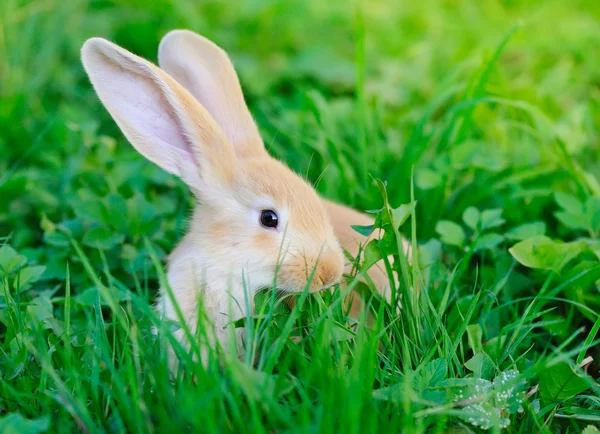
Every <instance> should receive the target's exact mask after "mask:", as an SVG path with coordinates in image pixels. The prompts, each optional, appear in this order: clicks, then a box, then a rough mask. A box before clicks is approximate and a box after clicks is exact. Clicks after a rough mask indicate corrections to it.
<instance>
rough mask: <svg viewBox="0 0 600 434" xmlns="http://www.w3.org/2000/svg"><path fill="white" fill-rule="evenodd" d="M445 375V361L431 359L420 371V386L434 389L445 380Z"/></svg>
mask: <svg viewBox="0 0 600 434" xmlns="http://www.w3.org/2000/svg"><path fill="white" fill-rule="evenodd" d="M446 375H448V363H447V362H446V359H444V358H439V359H433V360H431V361H430V362H428V363H427V364H426V365H425V366H424V367H423V370H422V371H421V376H420V380H421V382H422V383H421V384H422V385H424V386H427V387H435V386H437V385H438V384H439V383H440V382H442V381H443V380H444V379H445V378H446Z"/></svg>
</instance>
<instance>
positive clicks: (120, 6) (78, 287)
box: [0, 0, 600, 433]
mask: <svg viewBox="0 0 600 434" xmlns="http://www.w3.org/2000/svg"><path fill="white" fill-rule="evenodd" d="M599 20H600V7H599V5H598V4H597V2H594V1H591V0H590V1H583V0H581V1H571V2H564V1H554V0H549V1H543V2H542V1H539V2H535V1H529V2H517V1H511V0H505V1H502V2H477V1H472V2H471V1H466V0H465V1H455V2H449V1H434V0H420V1H418V2H383V1H369V2H363V3H362V4H360V5H359V4H355V3H352V2H350V3H349V2H341V1H340V2H337V1H332V2H323V1H314V2H313V1H305V0H286V1H248V2H241V3H239V4H236V5H235V6H233V5H232V4H231V3H230V2H218V1H203V2H201V4H200V2H193V1H191V0H175V1H172V2H171V1H166V0H157V1H152V2H137V1H134V0H124V1H119V2H116V1H113V0H97V1H89V2H88V1H84V0H71V1H68V2H66V1H55V0H37V1H35V0H34V1H23V0H4V1H2V2H0V197H1V200H0V432H8V433H38V432H46V431H47V432H58V431H60V432H69V431H83V432H253V433H262V432H265V433H267V432H268V433H272V432H323V433H338V432H344V433H359V432H360V433H368V432H378V431H381V432H414V433H424V432H428V433H429V432H431V433H435V432H439V433H443V432H444V433H445V432H451V431H452V430H454V431H452V432H463V433H468V432H479V431H480V430H481V429H489V430H491V431H492V432H499V431H506V432H515V433H517V432H518V433H530V432H543V433H556V432H581V431H582V430H583V429H584V428H585V427H588V428H587V431H586V432H587V433H593V432H598V431H597V430H596V431H595V430H594V428H593V425H597V424H600V386H599V385H598V383H597V381H598V378H599V370H600V364H599V361H600V351H599V347H600V346H599V345H598V343H599V342H600V340H599V339H600V333H598V329H599V327H600V314H599V312H600V286H599V285H600V284H599V282H600V262H599V257H600V241H599V238H598V237H599V236H600V181H599V179H600V158H598V155H599V154H598V153H599V151H600V143H599V140H598V130H597V125H599V123H600V98H599V97H600V87H599V85H600V68H599V67H598V65H600V50H598V41H599V40H600V25H599ZM176 27H184V28H190V29H192V30H195V31H197V32H199V33H201V34H204V35H206V36H207V37H209V38H211V39H213V40H215V41H216V42H217V43H219V44H220V45H221V46H223V47H224V48H225V49H226V50H228V51H229V52H230V54H231V56H232V58H233V60H234V63H235V64H236V66H237V68H238V71H239V73H240V75H241V79H242V84H243V87H244V89H245V91H246V94H247V99H248V102H249V105H250V107H251V109H252V111H253V113H254V115H255V117H256V119H257V121H258V123H259V126H260V128H261V131H262V132H263V134H264V137H265V143H267V144H268V147H269V150H270V152H272V153H273V154H274V155H276V156H278V157H279V158H281V159H283V160H284V161H286V162H287V163H288V164H289V165H290V166H291V167H293V168H294V169H295V170H296V171H298V172H299V173H302V174H305V175H306V176H307V177H308V178H309V179H311V180H312V181H313V182H315V184H316V186H317V189H318V190H319V191H320V192H321V193H322V194H323V195H324V196H326V197H329V198H332V199H336V200H338V201H341V202H344V203H347V204H349V205H352V206H355V207H356V208H358V209H362V210H365V209H380V208H382V206H384V208H383V210H382V211H381V212H380V215H381V216H383V217H386V218H388V220H389V218H390V216H391V217H392V219H396V221H395V222H394V223H392V224H393V225H395V226H396V227H397V226H399V225H400V223H402V222H401V221H398V218H400V217H402V216H401V214H402V212H403V211H405V210H407V209H410V208H411V207H410V206H408V207H407V206H405V207H403V208H401V209H400V210H397V211H395V212H392V209H393V208H397V207H399V206H400V205H401V204H407V203H411V200H413V199H414V200H415V201H416V202H417V205H416V207H415V212H414V213H413V214H412V217H410V218H408V220H407V221H406V222H404V223H403V224H402V225H401V226H400V231H401V232H402V233H404V234H405V235H406V236H408V237H409V238H410V239H411V240H412V242H413V243H415V245H418V246H419V247H418V252H417V255H416V256H417V260H416V261H415V262H416V263H415V265H414V266H413V267H408V268H407V269H403V270H396V271H400V273H399V275H400V277H401V278H400V286H399V288H398V289H397V295H398V298H399V299H400V300H401V301H402V308H401V311H400V314H399V315H398V314H397V312H396V310H395V309H392V308H390V306H387V305H386V304H385V303H382V302H381V301H380V300H377V299H375V300H374V302H373V309H374V311H375V316H376V318H377V321H375V322H374V323H373V324H372V326H371V328H366V327H365V326H364V322H358V323H357V322H356V321H353V320H352V319H349V318H347V317H346V316H345V314H344V312H343V311H342V309H341V307H340V296H339V292H336V293H334V294H333V295H331V294H319V295H316V296H310V297H307V296H304V297H302V298H301V302H300V303H299V304H298V305H297V307H296V308H295V310H294V311H292V312H289V310H286V309H284V307H282V306H281V305H280V304H279V303H277V302H276V300H275V299H274V298H273V297H272V296H271V295H272V294H273V292H272V291H271V292H266V293H264V294H262V296H260V297H258V300H257V301H258V306H259V308H258V310H259V312H260V315H256V316H254V317H250V314H249V317H248V318H247V319H246V320H247V321H246V322H247V324H252V327H248V338H249V340H250V341H251V342H252V343H253V346H252V350H251V351H249V352H248V354H247V357H246V359H245V360H242V361H238V360H235V359H232V358H231V357H228V356H227V355H224V354H217V353H215V354H212V356H213V357H212V358H211V362H210V363H209V365H208V366H207V367H203V366H200V365H198V364H195V363H194V362H193V361H192V359H191V358H190V357H189V356H188V355H185V354H182V358H183V359H184V364H185V366H186V369H187V371H188V372H191V373H193V374H194V375H192V376H190V375H187V376H179V378H178V379H177V380H176V381H174V382H172V381H169V379H168V370H167V363H166V358H165V354H166V351H165V348H166V343H165V341H164V339H157V338H156V337H155V336H154V334H153V333H152V326H153V325H158V326H159V327H161V328H162V330H163V333H162V335H168V332H167V330H166V329H165V326H164V325H162V326H161V325H160V324H159V322H158V320H157V319H156V317H155V315H154V314H153V313H152V311H151V303H152V302H153V301H154V299H155V297H156V290H157V288H158V286H159V284H160V281H161V279H163V278H164V275H163V272H162V267H161V265H160V264H161V261H164V259H165V255H166V253H168V252H169V251H170V250H171V249H172V248H173V246H174V245H175V243H176V242H177V240H178V239H179V238H180V236H181V234H182V233H183V231H184V230H185V227H186V216H187V215H188V211H189V207H190V205H191V200H190V197H189V194H188V192H187V191H186V189H185V188H184V186H183V185H182V184H180V183H179V182H178V181H176V180H175V179H174V178H173V177H171V176H167V175H166V174H165V173H163V172H161V171H160V170H159V169H157V168H156V167H153V166H152V165H150V164H149V163H147V162H146V161H144V160H143V159H142V158H141V157H139V156H138V155H137V154H136V153H135V152H134V151H133V150H132V149H131V147H130V145H128V144H127V143H126V141H125V140H124V139H123V137H122V135H121V134H120V133H119V132H118V130H117V128H116V127H115V125H114V124H113V122H112V121H111V120H110V119H109V117H108V115H107V113H106V112H105V110H104V109H103V108H102V107H101V106H100V103H99V102H98V100H97V98H96V97H95V95H94V93H93V91H92V89H91V86H90V84H89V82H88V81H87V79H86V78H85V76H84V73H83V69H82V67H81V66H80V63H79V59H78V55H79V49H80V47H81V45H82V43H83V41H84V40H85V39H86V38H88V37H91V36H104V37H106V38H109V39H112V40H114V41H116V42H117V43H119V44H120V45H122V46H124V47H126V48H128V49H129V50H131V51H133V52H135V53H137V54H140V55H142V56H144V57H147V58H149V59H151V60H156V52H157V46H158V41H159V40H160V38H161V37H162V36H163V35H164V34H165V33H166V32H167V31H168V30H170V29H172V28H176ZM373 178H376V179H381V180H383V181H385V182H386V186H385V189H384V186H383V184H381V183H377V182H375V181H374V180H373ZM411 186H412V188H411ZM384 193H385V194H384ZM384 199H385V200H384ZM389 227H390V226H388V228H389ZM392 241H393V240H392ZM394 245H395V244H394V243H389V244H387V243H386V244H385V245H382V246H377V245H371V246H370V247H369V252H370V255H374V256H376V255H377V254H378V251H379V247H381V248H382V249H384V250H386V251H387V252H388V253H396V254H397V253H398V252H397V250H395V249H394V247H393V246H394ZM401 263H402V261H396V264H401ZM410 288H418V290H412V289H410ZM363 290H365V291H368V290H369V288H363ZM290 336H296V337H299V338H298V339H295V341H297V343H293V342H292V340H290V339H288V338H289V337H290ZM253 355H256V361H255V363H254V364H253V363H251V362H250V361H251V360H252V358H253ZM193 377H195V378H196V379H197V383H196V382H194V380H193V379H192V378H193Z"/></svg>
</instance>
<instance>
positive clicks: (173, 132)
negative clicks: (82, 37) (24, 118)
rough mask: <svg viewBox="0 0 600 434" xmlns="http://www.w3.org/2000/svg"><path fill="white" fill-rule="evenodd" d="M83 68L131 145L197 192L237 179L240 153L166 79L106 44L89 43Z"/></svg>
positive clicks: (94, 40)
mask: <svg viewBox="0 0 600 434" xmlns="http://www.w3.org/2000/svg"><path fill="white" fill-rule="evenodd" d="M81 59H82V62H83V66H84V68H85V70H86V72H87V73H88V75H89V77H90V80H91V82H92V84H93V86H94V89H95V90H96V93H97V94H98V96H99V97H100V100H101V101H102V103H103V104H104V106H105V107H106V109H107V110H108V111H109V113H110V114H111V116H112V117H113V119H114V120H115V122H116V123H117V125H118V126H119V127H120V128H121V130H122V131H123V133H124V134H125V136H126V137H127V139H128V140H129V142H130V143H131V144H132V145H133V146H134V147H135V149H136V150H137V151H138V152H139V153H140V154H142V155H143V156H144V157H146V158H147V159H148V160H150V161H152V162H153V163H155V164H157V165H158V166H160V167H161V168H163V169H164V170H166V171H167V172H170V173H172V174H174V175H177V176H179V177H180V178H182V179H183V180H184V181H185V182H186V183H187V184H188V185H189V186H190V187H191V188H192V189H193V190H194V191H199V190H202V188H203V187H204V186H206V185H207V183H208V184H215V183H224V182H227V181H229V180H231V179H232V177H233V176H234V175H235V171H236V168H237V166H238V159H237V156H236V155H235V151H234V149H233V147H232V146H231V144H230V143H229V142H228V140H227V138H226V137H225V135H224V134H223V132H222V130H221V129H220V128H219V126H218V125H217V123H216V122H215V121H214V119H213V118H212V117H211V116H210V114H209V113H208V112H207V111H206V109H205V108H204V107H202V105H201V104H200V103H199V102H198V101H196V99H195V98H194V97H193V96H192V95H190V94H189V92H188V91H186V90H185V89H184V88H183V87H181V85H179V83H177V82H176V81H175V80H174V79H173V78H172V77H170V76H169V75H168V74H167V73H165V72H164V71H162V70H161V69H160V68H158V67H156V66H154V65H153V64H151V63H150V62H148V61H146V60H144V59H142V58H140V57H138V56H136V55H134V54H132V53H130V52H129V51H127V50H125V49H123V48H121V47H119V46H117V45H115V44H113V43H111V42H109V41H107V40H105V39H101V38H92V39H89V40H88V41H86V43H85V44H84V46H83V48H82V50H81Z"/></svg>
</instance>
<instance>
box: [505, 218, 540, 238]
mask: <svg viewBox="0 0 600 434" xmlns="http://www.w3.org/2000/svg"><path fill="white" fill-rule="evenodd" d="M545 233H546V223H544V222H533V223H525V224H523V225H520V226H517V227H515V228H512V229H511V230H509V231H507V232H506V233H505V234H504V236H505V237H506V239H509V240H516V241H522V240H526V239H527V238H532V237H535V236H536V235H544V234H545Z"/></svg>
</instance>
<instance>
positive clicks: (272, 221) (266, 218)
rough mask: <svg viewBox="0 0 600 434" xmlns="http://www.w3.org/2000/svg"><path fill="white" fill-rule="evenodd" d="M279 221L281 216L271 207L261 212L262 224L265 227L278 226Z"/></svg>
mask: <svg viewBox="0 0 600 434" xmlns="http://www.w3.org/2000/svg"><path fill="white" fill-rule="evenodd" d="M278 222H279V218H278V217H277V214H275V211H271V210H270V209H264V210H262V211H261V213H260V224H261V225H263V226H264V227H265V228H276V227H277V223H278Z"/></svg>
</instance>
